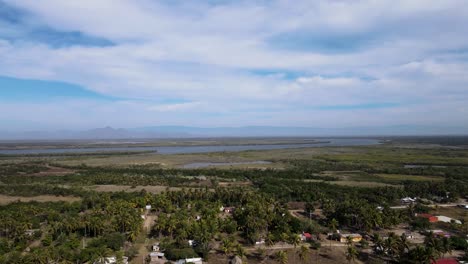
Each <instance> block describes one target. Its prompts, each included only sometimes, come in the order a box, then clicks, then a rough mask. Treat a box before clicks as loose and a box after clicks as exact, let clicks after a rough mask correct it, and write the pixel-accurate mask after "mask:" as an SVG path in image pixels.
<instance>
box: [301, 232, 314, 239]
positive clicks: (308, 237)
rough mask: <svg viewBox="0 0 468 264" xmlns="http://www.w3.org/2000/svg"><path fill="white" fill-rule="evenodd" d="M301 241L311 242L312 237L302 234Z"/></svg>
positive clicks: (308, 234)
mask: <svg viewBox="0 0 468 264" xmlns="http://www.w3.org/2000/svg"><path fill="white" fill-rule="evenodd" d="M301 240H302V241H311V240H312V235H311V234H310V233H306V232H304V233H302V234H301Z"/></svg>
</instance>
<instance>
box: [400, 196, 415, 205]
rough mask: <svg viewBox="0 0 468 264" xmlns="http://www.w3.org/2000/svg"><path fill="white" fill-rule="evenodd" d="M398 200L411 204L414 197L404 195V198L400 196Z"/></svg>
mask: <svg viewBox="0 0 468 264" xmlns="http://www.w3.org/2000/svg"><path fill="white" fill-rule="evenodd" d="M400 202H401V203H402V204H412V203H414V202H416V198H411V197H405V198H401V200H400Z"/></svg>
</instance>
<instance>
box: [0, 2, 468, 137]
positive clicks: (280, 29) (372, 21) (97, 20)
mask: <svg viewBox="0 0 468 264" xmlns="http://www.w3.org/2000/svg"><path fill="white" fill-rule="evenodd" d="M466 25H468V7H467V5H466V1H464V0H446V1H427V0H409V1H408V0H401V1H400V0H397V1H395V0H392V1H390V0H382V1H371V0H356V1H341V0H333V1H329V0H318V1H306V0H297V1H293V2H292V1H285V0H284V1H283V0H274V1H262V0H260V1H242V0H239V1H230V0H226V1H210V0H195V1H165V0H164V1H150V0H138V1H126V0H112V1H111V0H102V1H92V0H81V1H61V0H41V1H36V0H0V76H3V77H4V78H6V77H9V78H14V79H17V80H18V81H20V80H22V79H28V80H35V81H36V82H37V84H38V85H37V86H40V87H41V88H37V89H38V90H40V92H41V93H44V94H46V95H47V94H48V93H50V91H49V89H47V87H46V88H44V87H43V86H44V85H39V84H40V82H41V81H42V82H49V83H55V84H57V83H59V84H63V90H64V91H63V95H64V96H61V97H60V96H59V97H57V96H50V98H49V99H47V100H21V99H18V98H17V97H14V96H12V95H11V94H12V93H14V92H12V91H14V90H15V89H16V90H18V88H17V87H16V85H15V84H14V82H11V83H10V84H9V85H5V86H3V87H0V121H1V122H2V123H3V124H4V126H5V127H6V126H8V127H9V128H13V129H36V128H37V129H44V128H53V129H61V128H73V129H76V128H79V129H81V128H91V127H101V126H105V125H111V126H116V127H137V126H150V125H192V126H208V127H214V126H245V125H274V126H311V127H346V126H354V127H355V126H388V125H407V124H414V125H424V126H436V127H454V126H456V127H464V128H466V129H467V132H468V107H467V105H468V87H467V86H468V74H467V73H468V28H467V27H466ZM68 85H74V86H79V87H81V88H82V89H84V90H86V92H87V93H91V94H95V95H96V96H88V97H86V96H85V97H76V96H66V95H67V89H68V90H70V89H69V87H68ZM7 90H8V91H9V92H6V91H7ZM102 98H107V99H108V100H107V99H106V100H104V99H102ZM2 127H3V126H2ZM447 132H450V131H447Z"/></svg>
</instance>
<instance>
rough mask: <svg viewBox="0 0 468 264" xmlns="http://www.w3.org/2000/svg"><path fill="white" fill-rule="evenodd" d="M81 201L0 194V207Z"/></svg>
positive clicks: (43, 196) (58, 197)
mask: <svg viewBox="0 0 468 264" xmlns="http://www.w3.org/2000/svg"><path fill="white" fill-rule="evenodd" d="M79 200H81V198H78V197H72V196H53V195H38V196H32V197H22V196H9V195H2V194H0V205H5V204H9V203H13V202H18V201H19V202H41V203H42V202H76V201H79Z"/></svg>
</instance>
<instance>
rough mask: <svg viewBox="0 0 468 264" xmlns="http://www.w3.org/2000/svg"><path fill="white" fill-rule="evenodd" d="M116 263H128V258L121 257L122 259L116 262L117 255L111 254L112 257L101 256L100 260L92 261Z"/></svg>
mask: <svg viewBox="0 0 468 264" xmlns="http://www.w3.org/2000/svg"><path fill="white" fill-rule="evenodd" d="M117 263H122V264H128V258H127V257H122V261H121V262H118V261H117V257H115V256H112V257H107V258H101V259H100V260H98V261H96V262H94V264H117Z"/></svg>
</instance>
